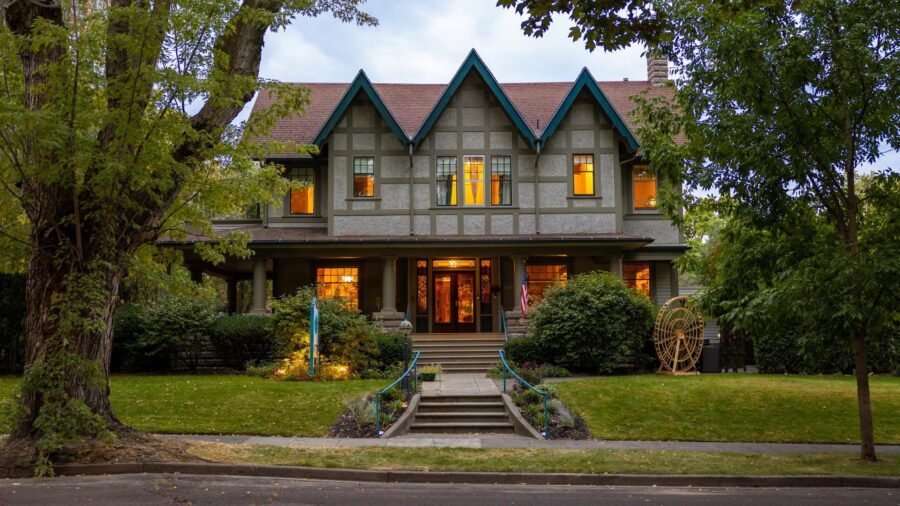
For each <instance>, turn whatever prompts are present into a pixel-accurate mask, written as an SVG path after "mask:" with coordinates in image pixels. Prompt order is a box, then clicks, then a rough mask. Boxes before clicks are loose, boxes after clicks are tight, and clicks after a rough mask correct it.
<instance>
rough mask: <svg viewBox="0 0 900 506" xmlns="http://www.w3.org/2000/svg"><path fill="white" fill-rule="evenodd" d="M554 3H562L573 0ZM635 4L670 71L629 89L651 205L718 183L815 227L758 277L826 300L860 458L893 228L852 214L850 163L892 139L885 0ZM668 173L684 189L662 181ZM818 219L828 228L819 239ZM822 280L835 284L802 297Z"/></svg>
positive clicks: (890, 24)
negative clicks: (779, 275) (842, 349)
mask: <svg viewBox="0 0 900 506" xmlns="http://www.w3.org/2000/svg"><path fill="white" fill-rule="evenodd" d="M500 4H501V5H503V4H504V2H501V3H500ZM523 4H524V5H526V6H528V5H529V4H531V5H544V4H546V2H520V3H518V5H523ZM556 5H558V6H559V7H560V12H577V10H576V9H577V7H576V6H575V3H574V2H572V3H568V2H560V3H558V4H556ZM620 5H621V4H620ZM643 5H644V7H643V8H642V12H649V11H652V12H654V13H656V16H657V18H658V19H660V20H663V21H664V23H665V26H664V28H663V33H665V34H666V35H665V36H663V37H660V38H659V39H658V40H653V39H652V38H651V37H647V36H645V35H644V34H643V33H641V32H637V33H635V34H634V37H633V39H632V41H633V42H643V43H646V44H648V46H649V47H650V48H651V49H652V50H654V51H659V52H661V53H662V54H665V55H666V56H667V57H668V58H669V59H670V61H671V62H672V63H673V65H674V75H676V76H678V77H679V79H678V81H677V83H676V90H675V96H674V99H673V100H672V101H671V102H668V103H666V101H665V100H663V99H652V100H651V99H646V98H643V99H639V100H638V102H639V107H638V110H637V116H638V119H639V120H640V121H641V122H642V124H643V126H642V127H641V128H639V131H638V134H639V137H641V142H642V149H643V152H644V155H645V156H646V157H647V158H648V159H649V160H651V161H652V164H653V167H654V170H656V171H657V172H658V173H659V174H660V177H661V180H662V181H668V182H670V183H671V187H670V188H669V189H668V191H665V192H662V195H661V199H662V200H663V204H662V205H663V207H664V208H665V210H666V212H667V213H669V214H670V216H671V217H672V218H673V220H675V221H676V222H677V223H681V221H680V218H679V212H680V210H681V209H682V208H683V207H690V206H691V205H692V204H693V201H694V195H695V194H696V193H697V192H698V191H699V190H710V189H713V190H715V191H717V192H718V193H719V194H720V195H723V196H727V197H728V198H729V206H730V212H732V213H733V216H734V217H736V218H737V219H738V220H740V221H741V222H742V223H746V224H748V225H749V226H752V227H754V228H755V229H757V230H760V231H763V232H765V233H771V234H778V235H779V236H783V237H791V236H793V237H797V238H798V240H799V238H801V237H806V238H808V239H817V240H815V241H811V242H809V243H808V246H809V247H810V248H812V247H815V248H821V249H819V250H818V251H817V254H816V255H814V256H813V257H811V258H809V259H807V260H806V261H805V262H804V263H803V264H798V265H790V264H787V263H785V264H783V265H782V267H783V268H784V269H785V270H784V272H786V273H790V274H792V275H790V276H786V277H785V279H784V282H783V283H780V284H779V287H778V288H777V289H776V288H774V287H773V290H776V292H777V293H779V294H781V295H785V296H786V295H787V294H788V293H790V294H792V296H793V297H804V299H802V300H803V301H804V302H806V303H808V304H807V307H809V308H811V309H816V308H820V307H825V308H827V309H828V311H817V312H816V314H819V315H832V317H831V318H828V319H827V320H824V321H823V324H826V323H827V325H828V327H827V328H825V330H827V331H829V332H831V333H834V334H838V335H840V336H841V337H842V338H843V339H844V340H846V342H848V343H849V344H850V346H851V348H852V354H853V360H854V368H855V371H856V380H857V397H858V404H859V420H860V439H861V455H862V457H863V459H866V460H875V458H876V456H875V449H874V439H873V422H872V410H871V403H870V399H869V383H868V376H867V370H868V367H867V358H866V342H867V340H868V339H871V338H874V337H876V336H873V335H872V333H873V332H882V331H883V325H882V324H883V323H884V322H887V321H889V320H890V315H891V314H896V304H897V301H896V299H891V298H889V295H891V294H893V293H894V292H893V291H892V290H890V288H889V285H888V284H887V283H891V282H893V283H895V284H896V280H897V278H896V277H893V276H894V275H895V274H896V262H897V258H898V257H897V254H896V247H897V243H898V241H897V239H898V238H897V236H896V230H897V227H896V217H895V216H892V217H891V218H890V219H889V220H888V222H889V223H892V224H893V229H891V228H887V229H885V228H884V227H883V226H882V225H877V226H876V224H875V223H872V222H871V221H867V220H866V219H864V217H863V215H862V213H861V208H862V207H863V206H865V205H867V200H866V199H867V198H869V197H864V196H861V195H860V191H859V189H858V187H857V183H858V177H859V170H860V166H861V164H863V163H876V162H878V161H879V158H880V157H881V155H882V150H884V149H886V148H890V149H894V150H898V149H900V101H898V100H897V97H898V96H900V42H898V41H900V2H898V1H897V0H858V1H854V2H846V1H840V0H811V1H806V2H793V1H782V2H778V1H772V0H749V1H745V2H709V1H703V0H648V1H647V2H646V3H645V4H643ZM535 12H536V13H537V14H538V16H540V15H541V14H542V11H540V10H536V11H535ZM545 19H549V18H545ZM573 20H574V21H575V22H576V27H578V26H579V25H577V24H578V23H580V24H581V25H583V26H582V27H581V28H580V29H579V31H573V35H578V34H579V33H581V32H584V31H585V30H584V27H585V26H586V27H592V28H595V29H596V30H602V29H604V28H606V27H607V25H608V18H603V17H601V18H599V19H598V21H596V22H594V21H593V20H591V19H590V18H588V17H584V16H577V15H576V16H574V17H573ZM537 26H538V28H541V29H543V28H545V25H537ZM526 31H527V28H526ZM535 33H538V32H535ZM588 33H591V32H590V31H588ZM623 40H626V39H623ZM613 47H615V46H613ZM680 139H684V142H682V143H678V142H676V141H677V140H680ZM886 172H887V170H886V169H885V170H882V176H883V177H885V178H886V177H887V175H886V174H885V173H886ZM682 184H683V186H684V191H680V190H679V191H676V190H677V189H678V188H679V187H680V186H681V185H682ZM892 184H893V183H890V182H887V181H886V182H885V185H886V187H891V185H892ZM882 197H883V198H882V201H883V202H882V203H881V204H880V205H882V206H883V207H884V208H885V209H896V204H895V203H896V199H897V198H898V194H897V193H896V192H895V193H893V194H885V195H883V196H882ZM798 232H802V233H806V234H812V235H811V236H810V235H802V234H801V233H798ZM826 232H827V234H828V235H829V236H830V237H832V238H833V241H831V242H829V241H826V240H818V239H821V237H822V236H821V234H824V233H826ZM829 290H830V292H829ZM825 293H829V294H832V295H835V296H832V297H828V298H825V299H824V300H822V301H821V302H820V304H819V306H817V305H816V301H818V300H819V299H820V297H821V296H822V294H825ZM774 294H775V292H771V293H765V292H760V295H759V297H758V298H756V299H754V300H753V301H755V302H756V303H757V305H756V306H753V304H751V302H753V301H751V300H747V301H744V302H745V304H744V305H743V306H742V307H745V308H751V307H756V308H758V309H760V310H761V309H763V308H768V309H774V306H773V305H771V304H766V302H767V299H766V297H768V300H769V301H771V300H774V298H775V297H774ZM884 297H888V298H887V299H883V298H884ZM781 300H791V299H781ZM798 302H799V300H798V299H794V300H791V303H798ZM894 325H896V322H895V323H894Z"/></svg>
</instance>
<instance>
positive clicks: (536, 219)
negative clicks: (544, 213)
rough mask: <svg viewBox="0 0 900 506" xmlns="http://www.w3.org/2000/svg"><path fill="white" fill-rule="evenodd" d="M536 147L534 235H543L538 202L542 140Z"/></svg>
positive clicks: (538, 141)
mask: <svg viewBox="0 0 900 506" xmlns="http://www.w3.org/2000/svg"><path fill="white" fill-rule="evenodd" d="M535 146H536V147H537V156H535V157H534V170H533V172H534V233H535V234H540V233H541V213H540V210H539V209H540V207H541V206H540V205H539V201H538V199H539V197H538V195H539V194H540V192H538V162H539V161H540V159H541V140H540V139H538V140H537V143H536V144H535Z"/></svg>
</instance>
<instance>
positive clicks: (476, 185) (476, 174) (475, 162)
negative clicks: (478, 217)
mask: <svg viewBox="0 0 900 506" xmlns="http://www.w3.org/2000/svg"><path fill="white" fill-rule="evenodd" d="M463 163H464V164H465V167H464V171H463V172H464V173H465V185H464V186H463V187H464V192H465V200H464V202H465V205H467V206H483V205H484V157H483V156H466V157H464V158H463Z"/></svg>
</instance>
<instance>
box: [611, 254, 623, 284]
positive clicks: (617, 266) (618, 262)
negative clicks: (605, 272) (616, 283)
mask: <svg viewBox="0 0 900 506" xmlns="http://www.w3.org/2000/svg"><path fill="white" fill-rule="evenodd" d="M609 272H611V273H612V275H613V276H615V277H617V278H619V279H622V255H613V256H612V257H610V259H609Z"/></svg>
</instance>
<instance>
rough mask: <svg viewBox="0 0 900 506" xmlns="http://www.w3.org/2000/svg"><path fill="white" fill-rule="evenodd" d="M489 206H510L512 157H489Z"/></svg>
mask: <svg viewBox="0 0 900 506" xmlns="http://www.w3.org/2000/svg"><path fill="white" fill-rule="evenodd" d="M491 205H492V206H511V205H512V157H511V156H508V155H505V156H492V157H491Z"/></svg>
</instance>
